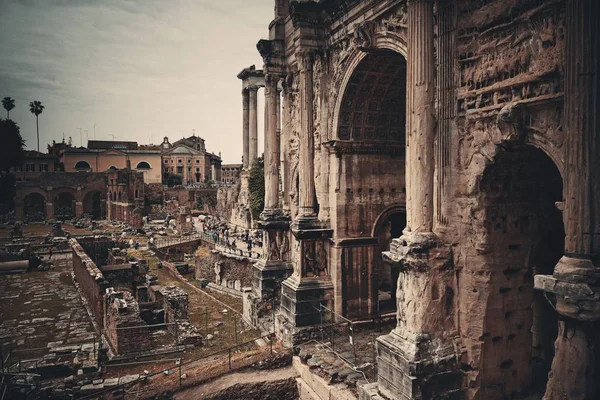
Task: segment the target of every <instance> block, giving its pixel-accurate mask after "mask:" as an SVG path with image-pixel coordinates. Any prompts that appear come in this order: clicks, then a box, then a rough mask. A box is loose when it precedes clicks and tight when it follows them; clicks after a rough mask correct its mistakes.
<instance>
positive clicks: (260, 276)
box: [252, 259, 294, 300]
mask: <svg viewBox="0 0 600 400" xmlns="http://www.w3.org/2000/svg"><path fill="white" fill-rule="evenodd" d="M293 270H294V268H293V266H292V264H291V263H289V262H285V261H268V260H266V259H260V260H259V261H258V262H256V263H255V264H254V265H253V266H252V289H253V291H254V293H255V295H256V296H257V297H258V298H259V299H262V300H271V299H273V298H275V297H276V296H277V294H278V292H279V291H280V290H281V283H282V282H283V281H284V280H285V279H287V277H289V276H290V274H291V273H292V272H293Z"/></svg>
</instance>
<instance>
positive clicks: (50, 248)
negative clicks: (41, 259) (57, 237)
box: [48, 245, 52, 260]
mask: <svg viewBox="0 0 600 400" xmlns="http://www.w3.org/2000/svg"><path fill="white" fill-rule="evenodd" d="M48 253H49V254H50V256H49V257H48V260H52V245H50V246H48Z"/></svg>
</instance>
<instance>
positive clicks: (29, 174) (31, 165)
mask: <svg viewBox="0 0 600 400" xmlns="http://www.w3.org/2000/svg"><path fill="white" fill-rule="evenodd" d="M60 170H61V165H60V163H59V160H58V157H56V156H53V155H50V154H44V153H40V152H37V151H35V150H28V151H25V152H24V155H23V161H22V162H21V165H19V166H18V167H16V168H14V169H13V172H14V174H15V176H16V178H17V182H20V181H31V180H35V179H38V178H39V177H40V173H42V172H55V171H60Z"/></svg>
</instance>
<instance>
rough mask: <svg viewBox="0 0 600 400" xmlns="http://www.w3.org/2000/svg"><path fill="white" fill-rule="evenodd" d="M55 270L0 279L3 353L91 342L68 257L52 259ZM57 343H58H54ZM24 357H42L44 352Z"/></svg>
mask: <svg viewBox="0 0 600 400" xmlns="http://www.w3.org/2000/svg"><path fill="white" fill-rule="evenodd" d="M53 261H54V269H52V270H51V271H47V272H44V271H33V272H28V273H25V274H15V275H2V276H0V302H1V304H2V306H1V307H0V321H2V322H1V324H0V345H2V347H3V350H4V351H7V350H9V349H16V348H19V349H35V348H46V347H55V346H56V345H62V344H64V345H67V344H72V343H81V342H91V341H92V340H93V335H94V329H93V326H92V324H91V322H90V318H89V316H88V314H87V312H86V310H85V307H84V305H83V302H82V300H81V298H80V296H79V293H78V292H77V289H76V287H75V285H74V283H73V279H72V278H71V254H58V255H55V256H54V257H53ZM57 342H58V343H57ZM27 353H32V354H27V355H26V356H25V357H28V358H29V357H38V356H43V355H44V352H43V351H38V352H37V353H36V354H33V351H28V352H27Z"/></svg>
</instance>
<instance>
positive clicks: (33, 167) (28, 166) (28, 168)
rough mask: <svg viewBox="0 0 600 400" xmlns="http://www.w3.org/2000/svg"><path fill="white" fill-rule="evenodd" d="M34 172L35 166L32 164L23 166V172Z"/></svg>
mask: <svg viewBox="0 0 600 400" xmlns="http://www.w3.org/2000/svg"><path fill="white" fill-rule="evenodd" d="M34 171H35V164H33V163H27V164H25V172H34Z"/></svg>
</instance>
